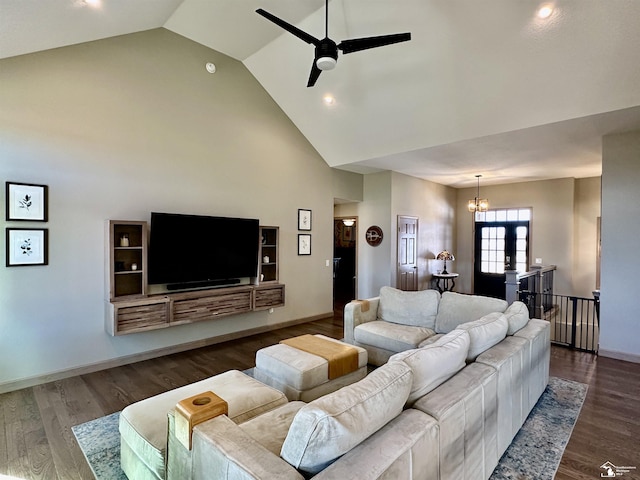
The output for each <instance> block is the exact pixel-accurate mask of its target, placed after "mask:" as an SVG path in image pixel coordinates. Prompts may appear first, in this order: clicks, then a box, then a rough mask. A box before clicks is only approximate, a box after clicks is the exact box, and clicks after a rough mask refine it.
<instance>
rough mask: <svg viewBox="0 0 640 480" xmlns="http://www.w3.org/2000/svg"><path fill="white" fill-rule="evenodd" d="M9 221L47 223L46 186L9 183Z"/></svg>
mask: <svg viewBox="0 0 640 480" xmlns="http://www.w3.org/2000/svg"><path fill="white" fill-rule="evenodd" d="M6 185H7V195H6V203H7V217H6V218H7V221H21V220H22V221H29V222H46V221H47V220H48V218H47V209H48V205H47V201H48V199H47V196H48V187H47V186H46V185H33V184H28V183H15V182H7V183H6Z"/></svg>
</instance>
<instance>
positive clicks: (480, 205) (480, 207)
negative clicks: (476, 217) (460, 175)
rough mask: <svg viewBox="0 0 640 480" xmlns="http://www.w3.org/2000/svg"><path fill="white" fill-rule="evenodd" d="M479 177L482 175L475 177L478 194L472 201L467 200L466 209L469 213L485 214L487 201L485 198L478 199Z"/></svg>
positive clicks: (487, 207)
mask: <svg viewBox="0 0 640 480" xmlns="http://www.w3.org/2000/svg"><path fill="white" fill-rule="evenodd" d="M481 176H482V175H476V178H477V179H478V194H477V195H476V197H475V198H474V199H473V200H469V203H468V204H467V209H468V210H469V211H470V212H471V213H475V212H486V211H487V210H489V200H487V199H486V198H480V177H481Z"/></svg>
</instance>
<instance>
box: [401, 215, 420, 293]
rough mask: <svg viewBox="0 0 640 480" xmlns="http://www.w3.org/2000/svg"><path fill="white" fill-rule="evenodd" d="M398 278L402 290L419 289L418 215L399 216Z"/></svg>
mask: <svg viewBox="0 0 640 480" xmlns="http://www.w3.org/2000/svg"><path fill="white" fill-rule="evenodd" d="M397 278H398V280H397V288H398V289H400V290H412V291H413V290H418V217H408V216H404V215H399V216H398V277H397Z"/></svg>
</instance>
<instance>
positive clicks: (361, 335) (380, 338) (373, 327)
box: [353, 320, 436, 352]
mask: <svg viewBox="0 0 640 480" xmlns="http://www.w3.org/2000/svg"><path fill="white" fill-rule="evenodd" d="M435 333H436V332H434V331H433V330H431V329H430V328H424V327H412V326H409V325H400V324H398V323H389V322H385V321H383V320H374V321H373V322H367V323H363V324H361V325H358V326H357V327H356V328H355V330H354V333H353V338H355V340H356V342H357V343H358V344H359V345H371V346H373V347H377V348H382V349H384V350H389V351H392V352H402V351H404V350H410V349H412V348H417V346H418V345H419V344H420V342H422V341H424V340H426V339H427V338H429V337H431V336H432V335H434V334H435Z"/></svg>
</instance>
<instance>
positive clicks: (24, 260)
mask: <svg viewBox="0 0 640 480" xmlns="http://www.w3.org/2000/svg"><path fill="white" fill-rule="evenodd" d="M48 249H49V231H48V230H47V229H46V228H7V267H21V266H28V265H47V264H48V262H49V258H48Z"/></svg>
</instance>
